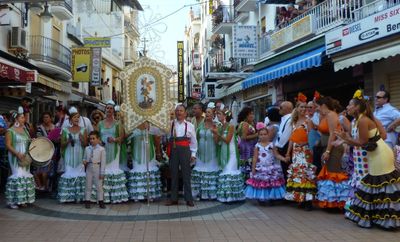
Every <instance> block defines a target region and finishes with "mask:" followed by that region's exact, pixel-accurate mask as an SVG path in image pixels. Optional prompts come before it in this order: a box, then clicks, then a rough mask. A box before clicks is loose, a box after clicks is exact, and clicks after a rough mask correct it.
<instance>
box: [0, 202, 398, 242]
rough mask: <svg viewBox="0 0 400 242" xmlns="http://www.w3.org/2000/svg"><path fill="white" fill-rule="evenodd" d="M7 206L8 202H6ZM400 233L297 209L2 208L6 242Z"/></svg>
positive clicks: (345, 237) (383, 237) (0, 237)
mask: <svg viewBox="0 0 400 242" xmlns="http://www.w3.org/2000/svg"><path fill="white" fill-rule="evenodd" d="M1 202H2V204H4V200H2V201H1ZM399 238H400V232H390V231H383V230H380V229H377V228H372V229H362V228H359V227H357V226H356V225H355V224H353V223H352V222H350V221H348V220H346V219H344V218H343V215H342V214H339V213H328V212H326V211H323V210H314V211H311V212H306V211H303V210H300V209H298V208H296V206H295V205H294V204H278V205H276V206H272V207H268V206H260V205H258V203H256V202H252V201H247V202H245V203H244V202H243V203H235V204H230V205H226V204H221V203H218V202H210V201H201V202H196V206H195V207H193V208H190V207H187V206H186V205H184V204H183V202H182V204H181V205H179V206H173V207H166V206H164V201H157V202H154V203H151V204H150V205H149V206H148V205H147V204H146V203H141V202H136V203H134V202H129V203H125V204H118V205H107V209H99V208H98V207H97V206H92V209H85V208H84V207H83V205H82V204H59V203H57V202H56V201H55V200H52V199H43V198H42V199H38V200H37V201H36V202H35V205H34V206H30V207H28V208H23V209H19V210H11V209H8V208H6V207H5V206H2V207H1V208H0V241H35V242H36V241H171V242H179V241H184V242H191V241H229V242H237V241H249V242H250V241H251V242H255V241H261V242H267V241H296V242H297V241H363V242H365V241H384V242H390V241H393V242H394V241H396V242H397V241H400V239H399Z"/></svg>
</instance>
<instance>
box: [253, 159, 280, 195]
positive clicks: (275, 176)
mask: <svg viewBox="0 0 400 242" xmlns="http://www.w3.org/2000/svg"><path fill="white" fill-rule="evenodd" d="M259 163H260V162H258V163H257V165H256V174H255V175H254V176H251V178H250V179H248V180H247V181H246V184H247V187H246V189H245V196H246V198H248V199H257V200H260V201H267V200H279V199H283V198H284V197H285V193H286V190H285V179H284V178H283V174H282V169H281V166H280V165H278V164H273V165H272V164H270V165H269V166H263V165H262V164H259Z"/></svg>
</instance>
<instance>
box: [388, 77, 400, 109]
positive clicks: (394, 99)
mask: <svg viewBox="0 0 400 242" xmlns="http://www.w3.org/2000/svg"><path fill="white" fill-rule="evenodd" d="M389 92H390V103H391V104H392V105H393V106H395V107H396V108H399V109H400V72H396V73H393V74H390V75H389Z"/></svg>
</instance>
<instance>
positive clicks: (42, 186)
mask: <svg viewBox="0 0 400 242" xmlns="http://www.w3.org/2000/svg"><path fill="white" fill-rule="evenodd" d="M41 121H42V123H41V124H40V125H39V126H38V127H37V129H36V130H37V132H36V136H37V137H48V135H49V134H50V132H51V131H53V130H54V129H55V125H54V124H53V120H52V117H51V114H50V113H49V112H44V113H42V118H41ZM53 165H54V163H53V161H50V162H49V164H48V165H46V166H42V167H35V169H33V174H34V176H35V181H36V186H37V188H38V189H39V190H40V191H48V190H49V185H51V184H49V180H48V177H49V176H52V175H53V171H54V169H53Z"/></svg>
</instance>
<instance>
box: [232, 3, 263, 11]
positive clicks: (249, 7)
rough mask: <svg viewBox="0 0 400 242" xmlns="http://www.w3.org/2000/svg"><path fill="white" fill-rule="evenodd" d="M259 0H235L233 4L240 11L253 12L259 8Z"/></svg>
mask: <svg viewBox="0 0 400 242" xmlns="http://www.w3.org/2000/svg"><path fill="white" fill-rule="evenodd" d="M257 2H258V1H257V0H235V1H234V3H233V6H234V7H235V11H238V12H251V11H255V10H256V9H257Z"/></svg>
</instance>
